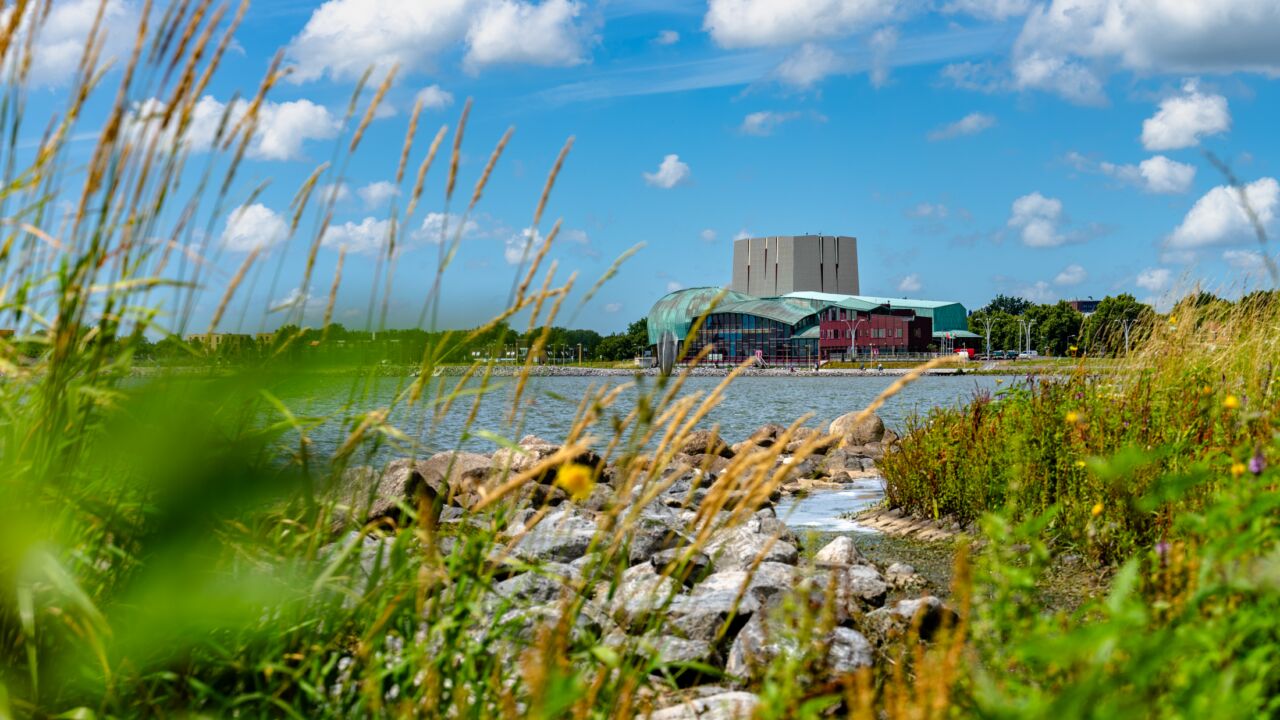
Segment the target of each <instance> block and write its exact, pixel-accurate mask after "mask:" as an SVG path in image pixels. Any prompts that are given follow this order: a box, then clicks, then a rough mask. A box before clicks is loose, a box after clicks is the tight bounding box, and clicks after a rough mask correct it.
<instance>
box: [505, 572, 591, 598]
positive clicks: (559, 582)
mask: <svg viewBox="0 0 1280 720" xmlns="http://www.w3.org/2000/svg"><path fill="white" fill-rule="evenodd" d="M576 575H577V572H576V571H575V570H574V569H573V568H572V567H570V566H569V565H564V564H561V563H546V564H544V565H543V566H542V567H540V568H539V569H538V570H536V571H530V572H525V573H520V574H519V575H513V576H512V577H509V578H507V579H506V580H503V581H502V582H500V583H498V584H496V585H494V586H493V591H494V592H495V593H497V594H498V595H499V596H500V597H504V598H508V599H511V600H520V601H526V602H534V603H549V602H552V601H554V600H558V599H560V597H561V596H562V595H563V594H564V592H565V590H566V589H568V590H572V588H571V586H570V585H569V584H568V581H570V580H572V579H573V578H574V577H575V576H576Z"/></svg>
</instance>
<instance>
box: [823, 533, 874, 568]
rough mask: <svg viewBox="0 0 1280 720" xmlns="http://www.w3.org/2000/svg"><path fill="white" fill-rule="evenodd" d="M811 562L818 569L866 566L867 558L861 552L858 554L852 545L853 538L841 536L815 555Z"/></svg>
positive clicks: (856, 548) (855, 547)
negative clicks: (822, 567)
mask: <svg viewBox="0 0 1280 720" xmlns="http://www.w3.org/2000/svg"><path fill="white" fill-rule="evenodd" d="M813 562H814V564H816V565H818V566H820V567H821V566H828V567H830V566H848V565H866V564H867V558H866V557H864V556H863V555H862V553H861V552H858V547H857V546H856V545H854V543H853V538H851V537H849V536H848V535H841V536H840V537H837V538H835V539H834V540H832V541H831V542H829V543H827V544H826V545H824V546H823V547H822V549H821V550H819V551H818V552H817V553H815V554H814V556H813Z"/></svg>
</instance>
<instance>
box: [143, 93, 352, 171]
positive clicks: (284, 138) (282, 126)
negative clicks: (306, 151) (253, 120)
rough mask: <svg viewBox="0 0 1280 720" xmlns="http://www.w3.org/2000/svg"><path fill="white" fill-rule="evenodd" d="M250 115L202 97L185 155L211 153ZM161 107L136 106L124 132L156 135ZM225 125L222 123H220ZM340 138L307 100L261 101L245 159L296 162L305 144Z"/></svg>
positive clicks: (153, 103) (243, 105)
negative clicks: (245, 116)
mask: <svg viewBox="0 0 1280 720" xmlns="http://www.w3.org/2000/svg"><path fill="white" fill-rule="evenodd" d="M248 110H249V103H248V102H247V101H245V100H236V101H234V102H233V103H232V104H231V105H230V107H228V106H227V105H226V104H225V103H223V102H221V101H219V100H218V99H217V98H214V97H213V96H212V95H205V96H204V97H202V98H200V99H199V100H198V101H196V104H195V107H193V108H192V113H191V122H190V125H189V126H188V127H187V129H186V132H185V133H184V134H183V137H182V146H183V148H184V149H187V150H190V151H192V152H205V151H208V150H210V149H211V148H212V147H213V146H214V144H215V143H216V142H218V141H219V140H222V139H225V136H224V137H223V138H219V137H218V129H219V127H220V126H221V127H222V131H223V133H224V134H225V133H228V132H231V131H232V130H233V129H234V128H235V127H236V126H237V125H238V124H239V122H240V120H241V119H243V118H244V115H245V113H246V112H248ZM163 112H164V103H162V102H160V101H159V100H156V99H154V98H152V99H150V100H145V101H143V102H142V103H139V104H138V106H137V107H136V108H135V109H134V111H133V113H132V115H131V117H130V119H129V120H128V122H127V125H126V128H125V132H126V133H130V134H133V135H136V136H138V137H149V136H150V135H151V134H152V133H154V132H156V131H157V130H158V126H157V123H158V120H159V117H160V116H161V115H162V114H163ZM224 116H225V117H226V122H225V123H224V122H223V117H224ZM337 134H338V121H337V119H336V118H334V117H333V115H332V114H331V113H330V112H329V110H328V109H327V108H325V107H323V106H321V105H317V104H315V103H313V102H311V101H310V100H292V101H289V102H282V103H277V102H271V101H265V102H263V103H262V104H261V105H260V106H259V108H258V115H257V126H256V127H255V129H254V134H253V138H252V140H251V141H250V142H249V148H248V151H247V152H248V154H249V157H251V158H255V159H258V160H296V159H299V158H301V157H302V144H303V143H304V142H306V141H307V140H327V139H330V138H333V137H335V136H336V135H337ZM163 140H164V142H166V143H167V144H170V145H172V144H174V137H173V133H172V130H166V131H165V137H164V138H163Z"/></svg>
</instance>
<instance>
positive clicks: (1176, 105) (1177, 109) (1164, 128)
mask: <svg viewBox="0 0 1280 720" xmlns="http://www.w3.org/2000/svg"><path fill="white" fill-rule="evenodd" d="M1230 129H1231V112H1230V111H1229V110H1228V109H1227V99H1226V98H1224V97H1222V96H1221V95H1209V94H1205V93H1202V92H1200V90H1199V88H1198V87H1197V82H1196V81H1195V80H1188V81H1187V82H1186V83H1185V84H1183V86H1182V93H1181V94H1180V95H1175V96H1173V97H1170V98H1166V99H1164V100H1163V101H1161V103H1160V109H1159V110H1157V111H1156V114H1155V115H1153V116H1151V117H1149V118H1147V119H1146V120H1144V121H1143V122H1142V146H1143V147H1145V148H1146V149H1148V150H1178V149H1180V148H1187V147H1193V146H1195V145H1199V144H1200V138H1201V137H1203V136H1205V135H1217V134H1220V133H1224V132H1226V131H1228V130H1230Z"/></svg>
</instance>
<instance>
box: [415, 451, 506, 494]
mask: <svg viewBox="0 0 1280 720" xmlns="http://www.w3.org/2000/svg"><path fill="white" fill-rule="evenodd" d="M490 462H491V460H490V459H489V456H488V455H481V454H479V453H471V452H442V453H436V454H435V455H432V456H431V457H429V458H427V459H426V460H423V461H421V462H419V463H418V471H419V472H421V473H422V474H423V476H424V477H427V478H440V479H441V480H442V481H443V482H444V485H445V486H447V487H448V488H450V489H453V490H454V491H455V492H456V491H458V490H459V489H462V488H466V487H469V486H472V485H474V484H475V483H477V482H480V481H481V480H483V478H484V476H485V475H486V474H488V472H489V464H490Z"/></svg>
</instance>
